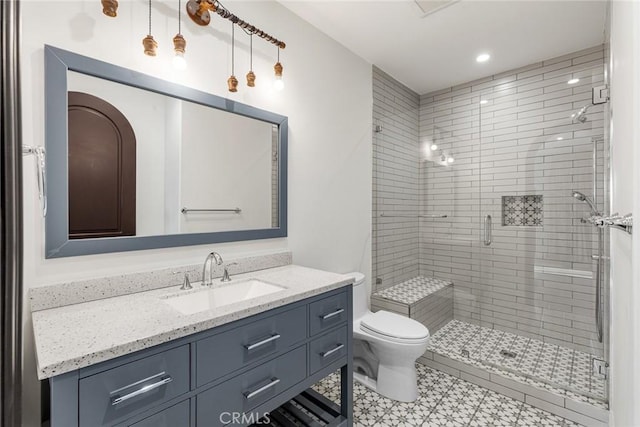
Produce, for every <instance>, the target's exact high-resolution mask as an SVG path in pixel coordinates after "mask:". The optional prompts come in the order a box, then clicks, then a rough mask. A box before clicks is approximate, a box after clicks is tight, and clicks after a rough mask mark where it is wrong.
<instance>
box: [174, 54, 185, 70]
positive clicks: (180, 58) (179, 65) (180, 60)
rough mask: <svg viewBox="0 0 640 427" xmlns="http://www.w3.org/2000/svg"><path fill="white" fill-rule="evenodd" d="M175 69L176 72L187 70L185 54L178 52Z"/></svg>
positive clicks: (175, 57) (175, 58)
mask: <svg viewBox="0 0 640 427" xmlns="http://www.w3.org/2000/svg"><path fill="white" fill-rule="evenodd" d="M172 62H173V67H174V68H175V69H176V70H181V71H182V70H185V69H186V68H187V60H186V59H184V53H182V52H176V55H175V56H174V57H173V61H172Z"/></svg>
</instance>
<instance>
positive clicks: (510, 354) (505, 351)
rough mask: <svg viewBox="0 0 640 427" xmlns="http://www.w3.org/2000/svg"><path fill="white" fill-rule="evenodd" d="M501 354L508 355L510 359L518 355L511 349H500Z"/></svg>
mask: <svg viewBox="0 0 640 427" xmlns="http://www.w3.org/2000/svg"><path fill="white" fill-rule="evenodd" d="M500 354H501V355H503V356H504V357H508V358H509V359H515V358H516V357H518V354H517V353H514V352H513V351H509V350H500Z"/></svg>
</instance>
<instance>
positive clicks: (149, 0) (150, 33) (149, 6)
mask: <svg viewBox="0 0 640 427" xmlns="http://www.w3.org/2000/svg"><path fill="white" fill-rule="evenodd" d="M149 35H151V0H149Z"/></svg>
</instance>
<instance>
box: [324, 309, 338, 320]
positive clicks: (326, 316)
mask: <svg viewBox="0 0 640 427" xmlns="http://www.w3.org/2000/svg"><path fill="white" fill-rule="evenodd" d="M341 313H344V308H339V309H337V310H336V311H334V312H333V313H329V314H325V315H324V316H320V318H321V319H322V320H327V319H331V318H332V317H333V316H337V315H338V314H341Z"/></svg>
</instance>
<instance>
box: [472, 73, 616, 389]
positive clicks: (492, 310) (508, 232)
mask: <svg viewBox="0 0 640 427" xmlns="http://www.w3.org/2000/svg"><path fill="white" fill-rule="evenodd" d="M581 78H582V80H584V82H585V86H584V87H577V88H569V89H565V88H563V87H561V86H559V87H558V89H557V90H558V91H562V93H556V94H553V93H551V92H545V88H544V86H542V85H543V84H544V81H543V78H542V77H541V78H540V80H538V81H542V83H540V84H539V85H536V84H531V85H530V86H529V87H526V88H523V87H522V86H521V83H519V82H517V81H516V80H515V77H514V79H513V81H512V82H506V83H504V84H502V85H500V86H496V87H494V88H491V89H490V90H486V91H484V92H483V93H482V95H481V99H480V101H479V102H480V148H479V152H478V157H479V159H480V160H479V162H480V175H479V176H480V182H479V193H480V195H479V197H480V213H479V217H478V221H479V223H480V227H479V229H478V240H479V242H480V244H479V250H478V252H477V254H476V256H477V262H478V268H479V272H478V276H477V277H478V279H477V282H476V283H474V286H475V289H476V295H477V299H478V301H477V305H478V307H479V308H480V310H479V311H480V314H479V321H478V322H476V323H475V325H474V328H476V330H475V331H474V332H475V336H476V338H475V339H474V340H472V341H470V343H469V346H468V347H469V348H467V349H466V350H467V351H468V353H469V357H470V358H471V359H472V360H473V361H474V362H476V363H479V364H481V365H483V366H486V367H489V368H490V369H493V370H496V371H498V372H504V373H507V374H508V375H510V376H511V377H512V378H513V377H515V378H520V379H522V380H527V381H528V382H530V383H531V382H533V383H534V384H536V385H538V386H539V387H542V388H549V389H556V390H562V392H563V393H576V394H579V395H583V396H587V397H589V398H593V399H595V400H597V401H606V399H607V396H606V390H605V383H606V381H605V380H604V378H602V377H600V376H599V375H597V374H596V373H595V372H594V369H593V367H594V364H597V363H598V361H599V360H603V359H604V345H603V343H602V342H601V340H600V339H599V338H600V337H599V336H598V335H599V334H598V331H597V327H596V320H595V305H596V283H597V280H596V279H597V275H598V273H600V274H603V271H604V270H603V268H600V269H598V268H597V266H598V262H599V261H598V260H597V259H595V258H596V257H598V256H604V254H603V253H601V250H600V248H601V247H602V246H601V245H600V243H602V242H604V240H603V241H602V242H601V241H600V239H604V236H599V233H598V230H597V229H595V228H594V227H593V226H591V225H590V224H588V223H585V222H584V218H586V217H588V216H590V215H591V208H590V207H589V205H588V203H587V202H585V201H582V200H579V198H580V195H584V196H585V197H586V198H587V199H588V200H590V201H591V200H594V201H595V202H594V203H596V204H598V202H601V200H602V195H603V194H604V193H603V190H604V188H603V187H604V184H603V176H604V174H603V173H602V170H603V164H604V161H603V159H604V153H605V147H604V140H603V138H602V132H603V118H602V107H592V108H591V109H590V110H589V111H590V114H589V121H588V122H585V123H580V122H575V121H574V120H573V118H572V117H571V115H572V113H574V112H575V111H574V110H575V106H576V105H579V104H581V103H582V102H583V100H582V98H583V97H584V98H589V99H590V97H589V96H587V93H588V91H589V89H590V87H591V85H595V84H596V83H598V82H600V83H599V84H601V81H602V70H601V69H600V68H597V67H594V68H591V69H589V70H586V71H584V72H583V74H582V75H581ZM534 80H535V79H534ZM564 84H565V85H566V84H567V83H566V82H564ZM536 86H541V88H536ZM527 91H528V92H530V93H529V94H527ZM584 102H586V101H584ZM598 191H599V193H598ZM576 192H578V194H576ZM603 260H604V259H603ZM601 267H602V265H601ZM601 299H602V298H601ZM476 326H477V327H476Z"/></svg>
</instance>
